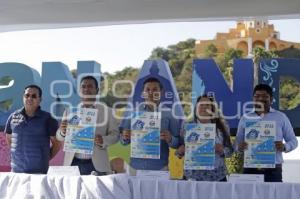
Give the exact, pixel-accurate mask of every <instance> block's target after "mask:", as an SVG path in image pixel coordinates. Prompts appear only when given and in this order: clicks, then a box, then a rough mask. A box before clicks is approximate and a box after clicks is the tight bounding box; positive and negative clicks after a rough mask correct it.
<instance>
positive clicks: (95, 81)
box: [80, 75, 99, 90]
mask: <svg viewBox="0 0 300 199" xmlns="http://www.w3.org/2000/svg"><path fill="white" fill-rule="evenodd" d="M84 80H93V81H94V83H95V86H96V89H97V90H99V85H98V81H97V79H96V78H95V77H93V76H91V75H88V76H85V77H83V78H82V79H81V80H80V84H81V83H82V82H83V81H84Z"/></svg>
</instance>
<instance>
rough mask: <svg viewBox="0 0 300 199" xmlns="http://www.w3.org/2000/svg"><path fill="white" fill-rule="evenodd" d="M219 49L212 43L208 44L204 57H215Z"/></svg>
mask: <svg viewBox="0 0 300 199" xmlns="http://www.w3.org/2000/svg"><path fill="white" fill-rule="evenodd" d="M217 52H218V49H217V47H216V46H215V45H214V44H213V43H211V44H209V45H207V46H206V47H205V49H204V57H205V58H214V57H216V56H217Z"/></svg>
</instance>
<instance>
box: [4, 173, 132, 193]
mask: <svg viewBox="0 0 300 199" xmlns="http://www.w3.org/2000/svg"><path fill="white" fill-rule="evenodd" d="M130 197H131V194H130V188H129V184H128V178H127V175H124V174H123V175H108V176H47V175H30V174H16V173H0V198H1V199H2V198H5V199H10V198H11V199H33V198H34V199H40V198H43V199H56V198H66V199H93V198H97V199H102V198H103V199H117V198H122V199H130Z"/></svg>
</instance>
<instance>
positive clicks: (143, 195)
mask: <svg viewBox="0 0 300 199" xmlns="http://www.w3.org/2000/svg"><path fill="white" fill-rule="evenodd" d="M129 183H130V187H131V191H132V198H133V199H169V198H170V199H201V198H203V199H300V183H242V182H240V183H230V182H195V181H194V182H192V181H175V180H174V181H171V180H155V179H138V178H134V177H133V178H130V180H129Z"/></svg>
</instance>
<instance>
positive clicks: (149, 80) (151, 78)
mask: <svg viewBox="0 0 300 199" xmlns="http://www.w3.org/2000/svg"><path fill="white" fill-rule="evenodd" d="M149 82H157V83H158V84H159V88H160V90H162V88H163V87H162V84H161V83H160V81H159V80H158V79H156V78H155V77H150V78H148V79H146V80H145V81H144V83H143V87H145V85H146V84H147V83H149Z"/></svg>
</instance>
